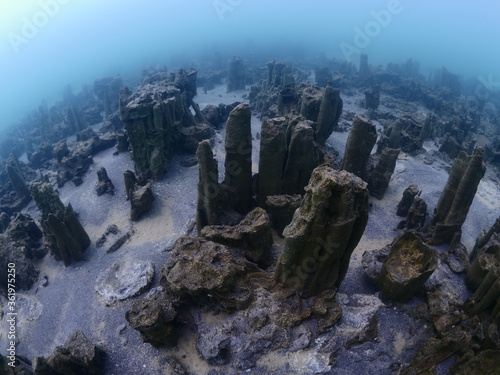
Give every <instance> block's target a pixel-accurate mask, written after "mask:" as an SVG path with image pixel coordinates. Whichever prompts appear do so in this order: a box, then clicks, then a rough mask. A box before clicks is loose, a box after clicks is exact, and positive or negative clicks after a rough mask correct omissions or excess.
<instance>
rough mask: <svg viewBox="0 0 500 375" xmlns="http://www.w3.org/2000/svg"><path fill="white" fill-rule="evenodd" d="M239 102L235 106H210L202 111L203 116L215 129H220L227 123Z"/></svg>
mask: <svg viewBox="0 0 500 375" xmlns="http://www.w3.org/2000/svg"><path fill="white" fill-rule="evenodd" d="M239 104H241V103H239V102H234V103H233V104H222V103H221V104H219V105H218V106H216V105H213V104H208V105H207V106H206V107H205V108H203V109H202V110H201V112H202V113H203V116H204V117H205V119H206V120H207V121H208V123H209V124H210V125H212V127H213V128H215V129H220V128H221V127H222V125H224V124H225V123H226V120H227V117H228V116H229V114H230V113H231V111H232V110H233V109H235V108H236V106H238V105H239Z"/></svg>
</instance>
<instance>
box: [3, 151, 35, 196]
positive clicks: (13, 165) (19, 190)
mask: <svg viewBox="0 0 500 375" xmlns="http://www.w3.org/2000/svg"><path fill="white" fill-rule="evenodd" d="M16 161H17V160H14V159H13V158H12V157H10V158H9V159H7V161H6V162H5V169H6V170H7V175H8V176H9V180H10V184H11V186H12V189H13V190H14V191H15V192H16V195H17V197H18V198H19V199H21V200H23V201H29V200H30V199H31V194H30V190H29V188H28V185H26V181H25V180H24V177H23V175H22V173H21V170H20V169H19V162H18V161H17V162H16Z"/></svg>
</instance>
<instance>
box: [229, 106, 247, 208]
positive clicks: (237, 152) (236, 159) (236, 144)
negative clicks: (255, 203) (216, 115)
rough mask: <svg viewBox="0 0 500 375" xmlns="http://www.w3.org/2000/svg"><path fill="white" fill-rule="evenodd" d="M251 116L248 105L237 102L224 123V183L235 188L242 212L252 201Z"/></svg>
mask: <svg viewBox="0 0 500 375" xmlns="http://www.w3.org/2000/svg"><path fill="white" fill-rule="evenodd" d="M251 117H252V112H251V110H250V106H249V105H248V104H239V105H238V106H237V107H236V108H235V109H233V110H232V111H231V113H230V114H229V117H228V119H227V125H226V139H225V148H226V160H225V161H224V168H225V177H224V184H225V185H228V186H230V187H233V188H234V189H235V190H236V192H237V194H238V196H239V201H240V206H239V208H240V211H241V212H242V213H247V212H248V211H249V210H250V207H251V203H252V132H251Z"/></svg>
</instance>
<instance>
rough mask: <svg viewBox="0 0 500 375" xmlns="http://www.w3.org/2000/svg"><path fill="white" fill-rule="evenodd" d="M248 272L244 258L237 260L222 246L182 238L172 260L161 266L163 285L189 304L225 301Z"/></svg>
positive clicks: (173, 251) (199, 239)
mask: <svg viewBox="0 0 500 375" xmlns="http://www.w3.org/2000/svg"><path fill="white" fill-rule="evenodd" d="M245 272H248V265H247V263H246V262H245V261H244V260H243V259H242V258H235V257H234V255H233V254H231V252H230V251H229V249H228V248H227V247H226V246H224V245H221V244H218V243H215V242H212V241H207V240H204V239H201V238H191V237H188V236H181V237H179V239H177V241H176V242H175V244H174V246H173V248H172V252H171V255H170V258H169V260H168V261H167V263H166V264H165V265H164V266H163V267H162V272H161V284H162V286H163V287H164V288H165V290H166V291H167V292H168V293H169V294H170V295H172V296H174V297H175V298H179V299H180V300H181V301H182V300H186V299H187V300H189V301H199V302H201V301H210V300H219V302H220V303H225V302H227V303H231V304H232V303H234V302H233V301H223V299H224V298H227V296H228V294H229V292H230V291H232V290H233V289H234V288H235V286H236V285H235V284H236V280H237V279H238V278H241V277H242V275H243V274H244V273H245Z"/></svg>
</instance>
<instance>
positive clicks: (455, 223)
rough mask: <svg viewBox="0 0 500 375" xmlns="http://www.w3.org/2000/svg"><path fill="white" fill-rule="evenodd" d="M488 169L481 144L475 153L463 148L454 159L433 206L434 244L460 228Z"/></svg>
mask: <svg viewBox="0 0 500 375" xmlns="http://www.w3.org/2000/svg"><path fill="white" fill-rule="evenodd" d="M485 171H486V167H485V166H484V164H483V149H482V148H479V147H478V148H476V150H475V151H474V155H472V156H468V155H466V154H465V153H464V152H461V153H460V154H459V155H458V157H457V158H456V159H455V161H454V162H453V165H452V167H451V170H450V174H449V177H448V181H447V182H446V186H445V188H444V190H443V192H442V194H441V196H440V198H439V201H438V204H437V206H436V208H435V210H434V216H433V218H432V222H431V230H432V232H431V233H432V234H431V235H432V237H431V239H430V241H431V243H432V244H442V243H445V242H449V241H450V240H451V239H452V237H453V235H454V234H455V233H456V232H460V231H461V228H462V224H463V223H464V221H465V219H466V217H467V213H468V212H469V207H470V205H471V204H472V200H473V199H474V196H475V195H476V190H477V186H478V185H479V182H480V181H481V179H482V177H483V176H484V173H485Z"/></svg>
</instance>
